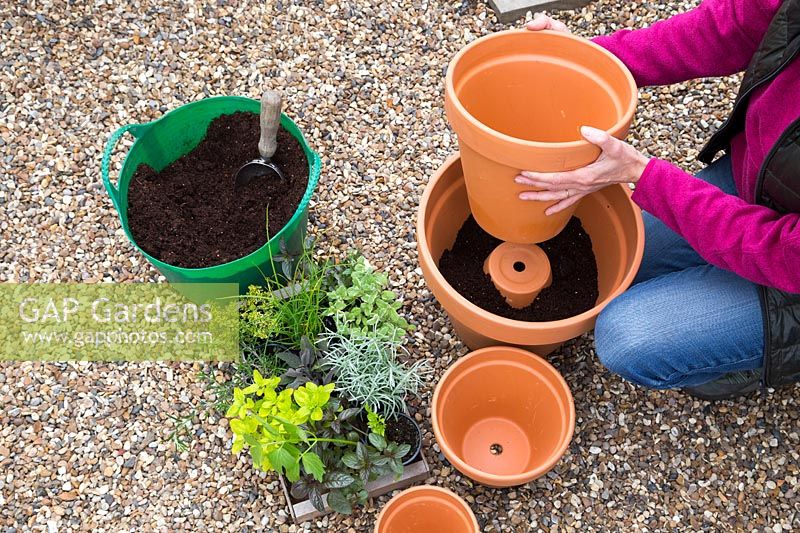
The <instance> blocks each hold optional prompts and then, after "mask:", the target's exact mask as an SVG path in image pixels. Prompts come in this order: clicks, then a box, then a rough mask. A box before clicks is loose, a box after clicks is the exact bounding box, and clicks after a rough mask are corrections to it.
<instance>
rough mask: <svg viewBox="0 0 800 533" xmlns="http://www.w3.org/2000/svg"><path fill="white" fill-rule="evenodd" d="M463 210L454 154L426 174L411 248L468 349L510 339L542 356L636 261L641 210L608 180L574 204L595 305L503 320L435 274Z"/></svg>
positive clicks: (584, 324)
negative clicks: (590, 264) (593, 263)
mask: <svg viewBox="0 0 800 533" xmlns="http://www.w3.org/2000/svg"><path fill="white" fill-rule="evenodd" d="M469 215H470V204H469V202H468V201H467V189H466V186H465V184H464V177H463V174H462V171H461V161H460V159H459V157H458V154H455V155H454V156H452V157H451V158H450V159H448V160H447V161H445V163H444V164H443V165H442V166H441V168H440V169H439V170H438V171H437V172H436V174H434V175H433V176H432V177H431V179H430V181H429V182H428V186H427V188H426V189H425V192H424V194H423V195H422V200H420V207H419V213H418V215H417V250H418V252H419V262H420V266H421V267H422V273H423V274H424V276H425V281H426V282H427V283H428V287H430V289H431V292H433V295H434V296H435V297H436V299H437V300H439V303H440V304H442V307H444V309H445V311H447V314H448V315H449V316H450V320H451V322H452V323H453V327H454V328H455V330H456V333H458V336H459V337H461V340H462V341H464V343H465V344H466V345H467V346H469V347H470V348H472V349H473V350H475V349H478V348H483V347H486V346H494V345H497V344H512V345H517V346H522V347H525V348H528V349H530V350H532V351H534V352H536V353H538V354H541V355H547V354H548V353H550V352H551V351H553V350H554V349H555V348H557V347H558V346H559V345H560V344H561V343H563V342H564V341H567V340H569V339H571V338H573V337H577V336H578V335H581V334H582V333H585V332H587V331H589V330H590V329H592V328H593V327H594V323H595V320H596V318H597V315H598V313H600V311H601V310H602V309H603V308H604V307H605V306H606V305H607V304H608V303H609V302H610V301H611V300H612V299H614V298H615V297H616V296H617V295H619V294H621V293H622V292H623V291H624V290H625V289H627V288H628V287H629V286H630V284H631V282H632V281H633V278H634V276H636V272H637V271H638V270H639V264H640V263H641V261H642V252H643V251H644V226H643V225H642V213H641V210H640V209H639V208H638V207H637V206H636V205H635V204H634V203H633V201H632V200H631V195H630V190H629V189H628V187H627V186H625V185H612V186H609V187H606V188H604V189H602V190H600V191H597V192H595V193H593V194H590V195H589V196H587V197H586V198H584V199H583V201H581V203H580V205H579V206H578V209H577V210H576V211H575V216H577V217H578V218H579V219H580V220H581V223H582V224H583V227H584V229H585V230H586V232H587V233H588V234H589V237H590V238H591V240H592V250H593V251H594V254H595V257H596V258H597V277H598V289H599V292H600V295H599V297H598V299H597V303H596V304H595V306H594V307H593V308H591V309H589V310H588V311H586V312H583V313H581V314H579V315H575V316H573V317H569V318H565V319H563V320H553V321H550V322H523V321H521V320H511V319H508V318H504V317H501V316H498V315H495V314H492V313H490V312H489V311H485V310H484V309H481V308H480V307H478V306H477V305H475V304H473V303H472V302H470V301H469V300H467V299H466V298H464V297H463V296H461V295H460V294H459V293H458V292H457V291H456V290H455V289H454V288H453V287H452V286H451V285H450V284H449V283H448V282H447V280H446V279H444V276H442V273H441V272H440V271H439V267H438V264H439V259H440V258H441V256H442V253H443V252H444V251H445V250H447V249H449V248H451V247H452V246H453V243H455V240H456V236H457V235H458V231H459V230H460V229H461V226H463V225H464V222H465V221H466V220H467V218H468V217H469ZM487 283H491V281H489V280H487Z"/></svg>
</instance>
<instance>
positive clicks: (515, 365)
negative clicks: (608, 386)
mask: <svg viewBox="0 0 800 533" xmlns="http://www.w3.org/2000/svg"><path fill="white" fill-rule="evenodd" d="M431 418H432V423H433V432H434V434H435V435H436V441H437V442H438V443H439V447H440V448H441V450H442V453H443V454H444V455H445V457H447V459H448V460H449V461H450V462H451V463H452V464H453V466H455V467H456V468H457V469H458V470H459V471H460V472H461V473H463V474H464V475H466V476H468V477H470V478H472V479H474V480H475V481H478V482H479V483H483V484H485V485H489V486H492V487H511V486H514V485H521V484H523V483H527V482H529V481H532V480H534V479H536V478H538V477H539V476H542V475H544V474H545V473H546V472H548V471H549V470H550V469H551V468H553V466H554V465H555V464H556V463H557V462H558V460H559V459H560V458H561V456H562V455H564V452H565V451H566V450H567V446H569V443H570V440H572V433H573V431H574V429H575V405H574V403H573V401H572V394H571V393H570V390H569V387H568V386H567V383H566V382H565V381H564V378H563V377H561V374H559V373H558V371H557V370H556V369H555V368H553V367H552V366H551V365H550V364H549V363H548V362H547V361H545V360H544V359H542V358H541V357H539V356H538V355H534V354H532V353H530V352H527V351H525V350H521V349H519V348H511V347H507V346H495V347H492V348H484V349H482V350H478V351H475V352H472V353H470V354H469V355H467V356H465V357H462V358H461V359H459V360H458V361H457V362H456V363H455V364H454V365H452V366H451V367H450V368H449V369H447V371H446V372H445V373H444V375H443V376H442V379H441V380H440V381H439V384H438V385H437V386H436V391H435V392H434V394H433V407H432V415H431Z"/></svg>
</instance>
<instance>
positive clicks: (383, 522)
mask: <svg viewBox="0 0 800 533" xmlns="http://www.w3.org/2000/svg"><path fill="white" fill-rule="evenodd" d="M428 531H430V532H436V533H478V532H479V531H480V529H479V528H478V521H477V520H476V519H475V515H474V514H473V513H472V510H471V509H470V508H469V506H468V505H467V504H466V502H465V501H464V500H462V499H461V498H459V497H458V495H456V494H455V493H454V492H452V491H450V490H447V489H443V488H441V487H434V486H432V485H423V486H421V487H412V488H410V489H406V490H404V491H403V492H401V493H400V494H398V495H397V496H395V497H393V498H392V499H391V500H389V502H388V503H387V504H386V505H385V506H384V508H383V509H382V510H381V512H380V514H379V515H378V521H377V522H376V523H375V533H422V532H428Z"/></svg>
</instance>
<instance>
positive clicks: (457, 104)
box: [445, 29, 638, 149]
mask: <svg viewBox="0 0 800 533" xmlns="http://www.w3.org/2000/svg"><path fill="white" fill-rule="evenodd" d="M522 33H529V34H532V35H535V34H545V35H552V36H555V37H556V38H563V39H566V40H571V41H576V42H580V43H582V44H583V45H585V46H588V47H590V48H592V49H594V50H595V51H596V52H598V53H601V54H603V55H605V56H606V57H607V58H609V59H610V60H611V61H613V62H614V64H615V65H617V67H618V68H619V70H620V72H622V73H623V74H624V75H625V77H626V78H627V80H628V83H629V85H630V90H631V95H632V98H630V100H629V101H628V106H627V108H626V109H625V110H624V112H623V113H622V115H621V116H620V117H619V118H618V119H617V120H616V122H614V125H613V126H611V127H610V128H608V129H606V130H605V131H607V132H608V133H609V134H610V135H614V136H618V135H617V134H618V133H619V132H621V131H625V130H627V128H628V126H629V125H630V123H631V121H632V120H633V115H634V113H635V111H636V104H637V101H638V87H637V86H636V81H635V80H634V79H633V76H632V75H631V73H630V71H629V70H628V68H627V67H626V66H625V64H624V63H623V62H622V61H621V60H620V59H619V58H618V57H617V56H615V55H614V54H612V53H611V52H609V51H608V50H606V49H605V48H603V47H602V46H600V45H597V44H595V43H593V42H592V41H590V40H588V39H584V38H582V37H578V36H575V35H572V34H571V33H564V32H557V31H552V30H541V31H537V32H532V31H530V30H526V29H513V30H504V31H499V32H495V33H492V34H489V35H486V36H483V37H481V38H479V39H476V40H474V41H472V42H471V43H469V44H468V45H467V46H465V47H464V48H462V49H461V50H459V51H458V53H456V55H455V56H454V57H453V59H452V60H450V63H449V64H448V66H447V74H446V75H445V94H449V95H452V96H453V97H452V98H450V101H451V104H452V105H453V107H454V108H455V109H456V110H457V111H458V113H460V114H461V115H462V116H463V117H464V118H465V119H466V121H467V122H469V123H470V125H471V126H472V127H474V128H476V129H478V130H480V131H481V132H482V133H484V134H485V135H490V136H493V137H497V138H498V139H500V140H502V141H504V142H508V143H512V144H515V145H517V146H519V147H527V148H548V149H553V148H560V149H574V148H579V147H583V146H589V145H590V143H589V142H588V141H585V140H582V139H579V140H575V141H561V142H542V141H530V140H526V139H520V138H518V137H512V136H511V135H506V134H505V133H502V132H499V131H497V130H495V129H492V128H490V127H489V126H487V125H485V124H484V123H482V122H480V121H479V120H478V119H476V118H475V117H474V116H472V114H470V113H469V111H467V109H466V108H465V107H464V105H463V104H462V103H461V101H460V100H459V99H458V98H457V97H456V91H455V85H454V84H453V70H454V67H455V65H456V63H458V61H460V60H461V58H462V57H463V56H464V55H465V54H467V53H469V52H470V51H471V50H472V49H473V48H475V47H476V46H480V45H481V44H483V43H485V42H486V41H489V40H492V39H503V38H505V37H506V36H508V35H513V34H522Z"/></svg>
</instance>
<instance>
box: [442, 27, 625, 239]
mask: <svg viewBox="0 0 800 533" xmlns="http://www.w3.org/2000/svg"><path fill="white" fill-rule="evenodd" d="M636 100H637V92H636V83H635V82H634V80H633V77H632V76H631V74H630V72H629V71H628V69H627V68H626V67H625V65H623V64H622V62H621V61H620V60H619V59H617V58H616V57H615V56H614V55H613V54H611V53H609V52H608V51H606V50H605V49H603V48H601V47H600V46H597V45H595V44H594V43H592V42H590V41H587V40H586V39H582V38H580V37H576V36H574V35H569V34H566V33H561V32H551V31H537V32H533V31H527V30H509V31H502V32H498V33H495V34H492V35H488V36H486V37H483V38H481V39H478V40H476V41H474V42H472V43H470V44H469V45H467V46H466V47H464V48H463V49H462V50H461V51H460V52H458V54H456V56H455V57H454V58H453V60H452V61H451V62H450V66H449V68H448V70H447V77H446V82H445V110H446V112H447V118H448V120H449V121H450V125H451V126H452V127H453V130H454V131H455V132H456V133H457V134H458V142H459V147H460V150H461V157H462V161H463V165H464V176H465V178H466V184H467V193H468V195H469V201H470V206H471V208H472V214H473V215H474V216H475V220H476V221H477V222H478V224H480V226H481V227H482V228H483V229H485V230H486V231H487V232H489V233H490V234H492V235H494V236H495V237H497V238H498V239H500V240H503V241H508V242H515V243H524V244H530V243H536V242H541V241H544V240H547V239H549V238H551V237H554V236H555V235H557V234H558V233H559V232H560V231H561V230H562V229H564V226H566V224H567V222H568V221H569V219H570V217H571V216H572V213H573V211H574V210H575V208H576V206H575V207H573V208H572V209H566V210H564V211H562V212H560V213H558V214H556V215H552V216H546V215H545V214H544V210H545V209H546V208H547V207H548V206H549V205H551V204H552V203H553V202H531V201H522V200H519V198H518V194H519V192H520V191H522V190H531V188H530V187H526V186H524V185H520V184H517V183H514V176H516V175H517V174H519V171H520V170H534V171H539V172H556V171H563V170H571V169H575V168H578V167H583V166H585V165H587V164H589V163H591V162H592V161H594V160H595V159H597V156H598V155H599V153H600V151H599V149H598V148H597V147H596V146H594V145H592V144H590V143H588V142H586V141H585V140H583V138H582V137H581V135H580V127H581V126H593V127H595V128H599V129H602V130H605V131H608V132H609V133H610V134H611V135H614V136H615V137H619V138H624V137H625V136H626V135H627V133H628V128H629V126H630V123H631V120H632V119H633V113H634V110H635V108H636Z"/></svg>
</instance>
